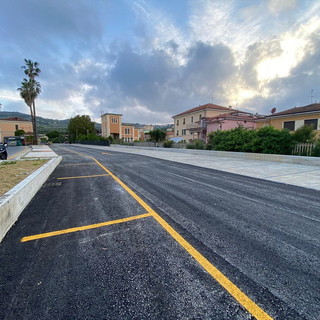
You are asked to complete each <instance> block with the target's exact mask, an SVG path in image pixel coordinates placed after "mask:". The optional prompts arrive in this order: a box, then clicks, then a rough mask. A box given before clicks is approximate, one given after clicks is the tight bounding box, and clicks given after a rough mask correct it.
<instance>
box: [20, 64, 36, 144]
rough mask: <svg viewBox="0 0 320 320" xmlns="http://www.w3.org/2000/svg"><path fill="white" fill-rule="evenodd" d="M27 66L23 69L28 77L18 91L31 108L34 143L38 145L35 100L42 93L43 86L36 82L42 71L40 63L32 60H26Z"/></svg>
mask: <svg viewBox="0 0 320 320" xmlns="http://www.w3.org/2000/svg"><path fill="white" fill-rule="evenodd" d="M24 62H25V66H22V67H21V68H22V69H24V73H25V74H26V75H27V76H28V78H29V79H28V80H27V79H23V81H22V83H21V84H22V85H21V87H20V88H18V90H19V91H20V96H21V98H22V99H23V100H24V101H25V103H26V104H27V105H28V106H29V108H30V114H31V121H32V128H33V143H34V144H37V143H38V135H37V122H36V104H35V100H36V98H37V97H38V95H39V94H40V93H41V85H40V83H39V82H37V81H36V80H35V78H36V77H38V76H39V74H40V72H41V70H40V68H39V63H38V62H33V61H32V60H30V59H24Z"/></svg>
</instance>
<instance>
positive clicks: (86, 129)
mask: <svg viewBox="0 0 320 320" xmlns="http://www.w3.org/2000/svg"><path fill="white" fill-rule="evenodd" d="M68 132H69V137H70V138H69V139H70V140H71V141H77V140H79V137H80V135H88V134H89V133H95V129H94V122H92V121H91V119H90V117H89V116H87V115H82V116H76V117H74V118H71V119H70V121H69V125H68Z"/></svg>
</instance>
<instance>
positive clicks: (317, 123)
mask: <svg viewBox="0 0 320 320" xmlns="http://www.w3.org/2000/svg"><path fill="white" fill-rule="evenodd" d="M256 124H257V128H261V127H263V126H266V125H270V126H273V127H274V128H276V129H288V130H290V131H295V130H297V129H299V128H300V127H302V126H304V125H311V126H313V128H314V130H316V132H317V136H320V104H319V103H313V104H310V105H307V106H304V107H295V108H292V109H288V110H285V111H281V112H277V113H274V114H272V115H270V116H266V117H264V118H261V119H258V120H256Z"/></svg>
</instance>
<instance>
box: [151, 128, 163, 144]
mask: <svg viewBox="0 0 320 320" xmlns="http://www.w3.org/2000/svg"><path fill="white" fill-rule="evenodd" d="M149 135H150V138H151V139H152V140H153V141H155V142H159V141H163V140H165V138H166V132H165V131H164V130H161V129H155V130H153V131H150V132H149Z"/></svg>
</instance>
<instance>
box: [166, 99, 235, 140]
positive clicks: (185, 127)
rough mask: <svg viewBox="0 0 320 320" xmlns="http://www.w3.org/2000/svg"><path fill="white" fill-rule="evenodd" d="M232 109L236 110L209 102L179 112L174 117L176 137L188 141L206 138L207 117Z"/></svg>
mask: <svg viewBox="0 0 320 320" xmlns="http://www.w3.org/2000/svg"><path fill="white" fill-rule="evenodd" d="M231 111H236V110H233V109H232V108H231V107H229V108H226V107H222V106H219V105H215V104H212V103H208V104H204V105H202V106H199V107H196V108H192V109H190V110H187V111H184V112H182V113H179V114H177V115H175V116H173V117H172V118H173V119H174V132H175V137H179V138H182V139H183V140H184V141H186V142H191V141H193V140H198V139H200V140H206V125H205V118H208V117H215V116H218V115H221V114H223V113H229V112H231Z"/></svg>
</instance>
